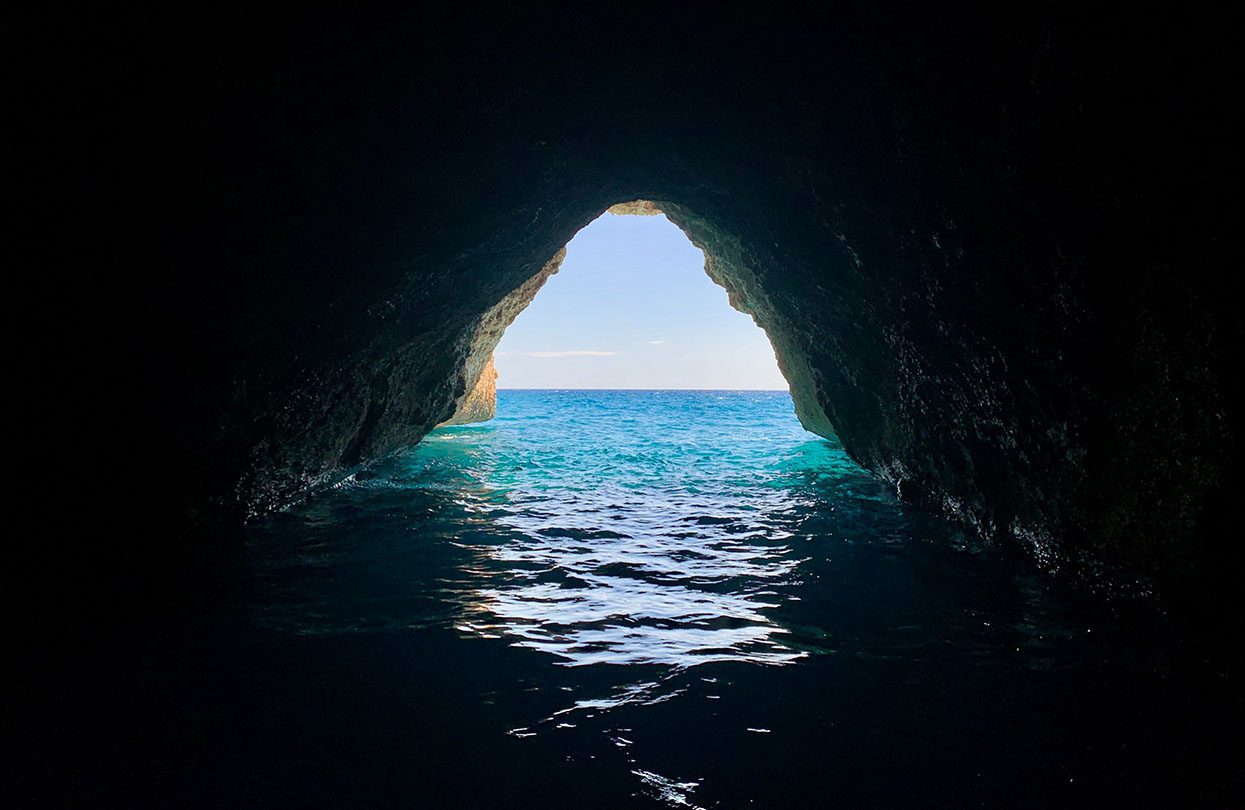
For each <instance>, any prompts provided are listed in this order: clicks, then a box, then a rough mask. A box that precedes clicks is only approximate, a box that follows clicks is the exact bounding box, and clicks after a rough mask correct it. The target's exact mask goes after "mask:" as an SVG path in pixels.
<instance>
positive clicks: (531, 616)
mask: <svg viewBox="0 0 1245 810" xmlns="http://www.w3.org/2000/svg"><path fill="white" fill-rule="evenodd" d="M246 565H247V570H248V571H249V574H248V582H249V584H248V585H247V587H246V589H245V596H244V601H245V605H246V610H245V615H246V620H245V623H246V626H247V628H248V629H247V630H246V631H245V633H244V635H245V640H243V641H237V640H234V641H235V643H233V644H232V649H233V652H232V653H230V655H231V656H233V660H234V661H235V663H234V664H233V665H232V666H231V667H229V668H228V669H230V671H231V673H232V674H230V675H229V676H227V677H226V678H225V682H227V683H229V684H232V685H233V687H230V688H234V687H236V689H237V690H238V693H239V694H245V695H246V697H245V698H238V699H237V700H236V701H235V702H234V703H233V704H231V705H232V706H233V708H232V709H229V710H228V711H227V712H226V714H227V715H228V712H233V713H234V714H236V717H235V718H233V719H232V720H231V722H232V723H233V726H232V728H233V734H226V735H224V736H227V737H229V742H227V743H223V744H222V745H223V750H224V751H225V753H221V754H220V755H219V757H218V759H219V758H220V757H224V759H223V760H222V761H223V762H226V763H230V762H233V763H235V764H236V765H237V768H240V769H241V771H242V772H243V773H245V774H246V775H247V776H246V778H244V779H241V780H239V781H237V782H228V780H226V783H225V784H224V785H222V784H221V783H220V782H219V781H213V780H210V779H206V780H205V781H207V782H211V787H205V788H204V789H205V791H207V792H206V793H205V794H203V795H209V796H218V794H219V798H220V799H221V800H223V801H245V802H247V803H252V804H255V805H257V806H258V805H266V804H278V805H279V804H290V805H317V806H329V807H343V806H361V807H372V806H407V807H455V808H457V807H481V808H492V807H531V808H554V807H584V808H589V807H633V806H634V807H660V806H671V807H877V806H913V807H917V806H920V807H930V806H944V807H965V806H987V807H1052V806H1104V803H1105V804H1111V805H1114V806H1126V805H1129V804H1133V803H1145V804H1152V803H1154V802H1156V801H1176V800H1181V801H1185V800H1188V801H1193V802H1195V803H1197V802H1209V803H1212V804H1213V803H1216V802H1220V801H1223V800H1224V799H1225V797H1226V796H1227V795H1228V791H1230V790H1232V789H1234V788H1232V787H1231V786H1230V785H1231V782H1232V778H1231V775H1232V774H1233V773H1234V771H1235V768H1236V766H1235V765H1234V764H1233V762H1232V756H1233V754H1232V751H1231V749H1230V748H1229V749H1228V750H1224V749H1223V748H1222V747H1221V746H1220V745H1218V744H1216V743H1214V742H1213V741H1214V740H1216V739H1223V735H1228V734H1230V733H1231V730H1230V729H1225V728H1223V724H1224V723H1226V722H1228V721H1227V720H1225V719H1224V715H1223V713H1222V712H1221V711H1220V704H1219V703H1218V702H1217V699H1216V698H1215V697H1214V696H1213V695H1212V694H1211V693H1210V692H1208V691H1206V690H1205V689H1204V688H1203V687H1202V686H1200V685H1198V686H1191V685H1190V682H1189V681H1188V680H1187V679H1185V677H1184V676H1183V675H1181V674H1180V672H1181V670H1180V667H1179V666H1178V665H1177V664H1173V662H1172V660H1171V659H1172V656H1174V655H1178V654H1177V653H1175V652H1173V649H1174V643H1173V642H1172V641H1171V640H1170V639H1168V638H1167V637H1166V636H1164V634H1163V631H1162V628H1163V627H1164V625H1163V623H1162V620H1161V617H1158V616H1154V617H1150V616H1149V615H1148V614H1147V613H1146V609H1145V606H1143V608H1142V609H1141V610H1139V611H1138V610H1134V609H1133V608H1129V609H1128V611H1125V612H1128V613H1129V616H1128V617H1122V616H1121V610H1120V608H1119V607H1118V606H1113V605H1109V604H1108V605H1106V606H1103V605H1102V604H1100V603H1099V600H1097V599H1096V598H1086V599H1075V598H1072V597H1070V596H1069V595H1068V594H1067V593H1066V592H1065V588H1064V587H1063V586H1062V585H1061V584H1060V583H1059V582H1058V581H1056V580H1053V579H1051V578H1050V577H1048V576H1047V575H1045V574H1043V573H1042V572H1041V571H1039V570H1037V569H1036V568H1035V567H1034V566H1033V565H1031V564H1030V563H1029V562H1028V561H1026V560H1025V559H1023V558H1022V557H1019V556H1018V555H1014V554H1011V553H1008V552H1007V550H1006V549H997V548H994V547H993V546H992V545H990V544H989V543H986V542H984V541H982V540H981V539H979V538H976V537H974V536H971V535H968V534H966V533H965V532H964V531H962V530H961V529H960V528H959V527H957V526H956V525H954V524H951V523H948V522H944V521H942V520H940V519H938V518H936V517H932V516H929V515H926V514H923V513H921V512H919V511H918V510H914V509H912V508H909V507H906V506H904V505H903V504H901V503H900V502H899V500H898V499H897V498H896V497H895V493H894V492H893V491H892V488H891V487H890V486H889V485H888V484H886V483H885V482H884V481H882V480H880V479H879V478H876V477H874V476H872V475H870V474H869V473H867V472H866V471H864V470H862V469H861V468H860V467H858V466H857V465H856V464H855V463H854V462H853V461H852V460H851V459H850V458H849V457H848V455H847V454H846V453H845V452H844V451H843V449H842V448H841V447H840V446H839V444H837V443H836V442H835V441H833V440H827V439H823V438H821V437H818V436H815V435H813V434H810V433H807V432H805V431H804V430H803V429H802V428H801V427H800V424H799V422H798V421H797V419H796V417H795V415H794V413H793V408H792V402H791V399H790V397H789V395H788V394H787V393H786V392H726V391H501V392H499V395H498V410H497V417H496V418H495V419H494V420H492V421H491V422H488V423H485V424H481V425H472V426H463V427H454V428H445V429H440V430H436V431H434V432H432V433H431V434H429V435H428V436H427V437H426V438H425V439H424V440H423V442H421V444H420V445H419V446H417V447H415V448H413V449H411V450H409V451H407V452H404V453H401V454H399V455H398V456H396V457H394V458H392V459H390V460H388V461H385V462H384V463H381V464H378V465H376V466H375V467H373V468H371V469H369V470H367V471H365V472H360V473H358V474H357V475H355V476H353V477H352V478H351V479H349V480H348V481H346V482H344V483H342V484H341V485H340V486H338V487H336V488H335V489H334V490H332V491H330V492H327V493H324V494H322V495H320V496H317V497H315V498H313V499H311V500H310V501H308V502H307V503H305V504H303V505H301V506H299V507H297V508H295V509H292V510H291V511H289V512H288V513H285V514H281V515H277V516H274V517H272V518H270V519H268V520H266V521H263V522H261V523H260V524H258V525H256V526H254V527H252V528H251V530H250V531H249V536H248V560H247V563H246ZM1087 605H1088V606H1087ZM1138 612H1139V613H1141V614H1142V618H1141V619H1137V618H1136V617H1135V616H1132V614H1133V613H1138ZM227 657H228V656H227ZM206 666H207V667H208V670H209V671H212V670H213V668H219V667H220V662H219V661H215V660H214V661H212V662H211V663H209V664H206ZM1199 690H1200V691H1201V694H1194V692H1197V691H1199ZM239 747H241V749H242V750H240V751H236V750H234V749H236V748H239ZM208 759H209V760H211V757H210V756H209V757H208ZM201 765H202V763H200V766H201ZM218 768H219V770H220V772H221V773H222V774H226V773H229V774H232V773H234V770H231V768H230V767H228V766H225V765H219V766H218ZM222 778H223V777H222ZM213 791H216V792H215V793H214V792H213Z"/></svg>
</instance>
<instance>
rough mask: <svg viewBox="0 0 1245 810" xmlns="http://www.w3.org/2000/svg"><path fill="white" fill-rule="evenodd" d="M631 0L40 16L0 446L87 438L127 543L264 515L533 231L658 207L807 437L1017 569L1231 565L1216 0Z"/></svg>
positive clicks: (368, 452) (493, 291) (432, 392)
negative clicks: (1010, 549) (699, 254)
mask: <svg viewBox="0 0 1245 810" xmlns="http://www.w3.org/2000/svg"><path fill="white" fill-rule="evenodd" d="M655 13H656V10H655V8H647V7H645V6H644V4H618V5H613V4H592V5H588V6H583V7H561V6H559V7H557V8H554V7H546V6H544V5H541V4H520V5H516V6H510V7H506V8H496V9H491V10H489V11H488V12H487V13H486V12H485V11H482V10H479V9H475V8H474V7H471V8H467V7H463V8H459V7H456V6H452V5H451V6H445V7H442V8H439V9H435V10H433V9H427V8H421V7H417V6H411V7H402V8H398V9H392V8H389V9H385V8H375V9H368V10H358V9H353V10H345V9H337V8H333V7H316V8H308V9H304V10H302V11H300V12H298V13H289V14H286V13H268V12H265V11H262V10H258V9H254V10H251V11H249V12H247V13H246V14H245V15H242V16H241V17H239V16H237V15H233V14H231V13H229V12H227V11H221V12H220V13H219V14H217V15H215V16H213V17H211V18H210V19H203V20H200V21H199V24H197V25H195V26H190V27H187V26H182V25H174V24H173V21H170V20H168V19H164V18H162V17H161V16H160V15H140V14H138V13H137V12H134V13H133V14H132V15H127V13H123V12H112V13H110V14H109V15H105V16H101V18H100V19H94V20H88V19H86V18H83V19H81V20H78V19H76V18H75V19H74V20H72V21H62V22H61V23H59V24H60V25H63V26H65V27H66V29H65V30H62V31H58V36H57V37H55V38H50V39H49V41H50V43H51V44H49V46H48V47H47V48H45V49H44V50H43V52H42V53H41V55H40V58H42V59H50V60H56V61H57V64H58V69H59V72H58V73H57V75H60V73H69V74H71V77H70V78H71V80H69V81H66V82H64V83H63V85H61V86H57V87H55V88H51V89H49V91H48V92H46V93H39V94H28V95H30V97H31V98H32V99H33V100H34V101H35V102H37V105H36V112H32V114H31V115H24V116H21V117H19V120H20V122H21V126H23V127H27V126H30V125H31V122H38V121H45V120H48V116H49V115H51V114H52V113H53V112H54V111H55V110H67V109H72V110H77V111H80V112H83V113H87V112H89V113H90V115H86V114H83V115H80V118H81V122H80V123H79V124H78V125H76V126H72V127H63V128H52V130H53V131H52V132H50V133H49V134H46V135H45V137H44V142H45V144H47V145H48V146H50V147H52V151H54V152H55V153H56V154H57V155H58V156H59V157H58V158H57V159H58V160H59V161H60V162H61V164H60V165H61V166H62V168H65V169H66V171H63V172H57V173H54V174H52V173H45V174H43V175H41V176H40V184H39V185H40V197H39V199H44V198H46V199H50V200H55V201H57V205H58V208H57V217H56V222H57V223H58V225H57V232H58V233H59V234H61V235H62V236H63V234H64V233H65V228H66V226H65V225H64V223H68V222H72V223H74V227H75V228H78V229H79V231H78V232H76V233H78V234H79V235H81V236H82V238H77V239H65V238H55V237H54V236H49V238H47V239H43V240H41V241H39V246H40V248H41V250H42V251H43V252H44V254H45V255H53V256H56V257H57V258H58V259H60V260H61V261H58V262H56V264H57V266H62V267H66V268H77V269H76V270H75V271H73V273H72V274H71V275H72V276H73V277H72V279H68V276H67V275H66V274H67V273H69V271H65V273H60V274H55V273H47V274H40V275H39V279H37V280H38V282H39V283H40V284H46V287H47V288H46V289H45V290H43V292H42V293H40V294H38V295H34V296H31V299H30V300H32V301H40V302H47V305H48V311H47V312H46V313H45V314H46V318H45V319H44V320H45V322H46V323H48V324H54V325H59V324H66V323H69V324H74V325H75V326H76V327H77V328H79V329H81V330H83V331H84V332H85V333H86V334H87V335H88V337H86V338H84V339H81V340H70V339H59V338H58V339H57V340H52V341H46V342H45V343H46V344H47V345H48V346H50V347H52V348H55V350H56V352H57V354H56V356H55V358H54V359H50V360H48V361H47V362H41V363H40V364H37V365H38V368H54V369H56V370H57V378H58V379H59V380H61V381H62V383H60V384H56V385H52V384H49V383H47V381H46V379H45V378H46V376H47V375H42V376H39V375H38V374H37V372H38V368H34V367H32V370H31V372H30V374H28V375H27V374H25V372H23V375H24V376H23V375H19V376H18V378H19V379H21V380H27V379H29V380H32V381H33V380H40V381H41V382H40V383H39V384H35V383H34V382H31V383H30V384H29V385H23V386H22V390H24V391H31V392H37V394H34V395H32V399H31V402H32V404H34V405H37V406H38V407H37V408H36V410H38V411H40V413H39V417H40V418H41V419H42V420H44V421H47V422H50V423H51V424H52V425H53V427H52V428H50V429H48V430H44V431H38V433H39V435H40V436H43V437H45V438H44V440H43V442H42V443H41V446H40V447H39V452H38V453H36V454H34V455H32V457H31V463H32V464H35V465H37V464H39V463H41V462H40V460H42V459H49V458H54V457H57V456H58V455H60V454H59V453H56V452H52V451H51V450H50V445H49V443H50V442H53V441H59V440H61V439H64V440H65V449H66V452H72V453H81V452H82V451H83V448H84V447H86V446H89V445H91V444H92V443H94V442H100V443H101V445H102V446H100V447H99V448H98V449H99V453H98V454H97V455H98V456H99V457H111V458H115V457H117V456H118V455H122V456H124V458H125V459H126V461H125V463H126V464H127V465H130V466H132V468H133V469H132V472H133V476H131V475H116V476H113V478H115V480H116V481H118V482H120V481H125V480H142V481H150V486H151V487H154V489H152V490H151V491H150V492H148V493H147V494H146V495H145V497H144V502H145V503H146V504H148V506H147V507H146V508H147V509H148V510H149V511H152V510H155V511H158V512H159V513H160V520H159V521H155V520H154V518H153V519H152V520H153V525H155V524H156V523H158V525H159V527H160V528H159V530H155V529H153V530H152V531H150V532H149V533H147V534H143V535H142V537H144V538H146V539H145V540H141V542H142V543H145V544H146V545H147V546H161V545H162V544H168V543H169V542H176V541H170V540H169V538H170V537H180V536H182V534H181V529H180V528H179V527H181V526H183V525H184V523H185V522H186V520H187V516H189V517H190V518H191V522H195V523H200V524H202V523H212V524H214V525H227V524H231V523H236V522H237V521H239V520H241V519H243V518H245V517H246V516H248V515H257V514H261V513H265V512H268V511H271V510H273V509H278V508H280V507H281V506H283V505H285V504H288V503H290V502H291V501H293V500H296V499H297V498H299V497H302V496H303V495H304V494H306V493H307V492H310V491H314V490H315V489H316V488H317V487H322V486H326V485H329V484H331V483H332V482H334V481H336V480H339V479H340V478H341V477H342V476H344V475H346V474H348V473H349V472H350V471H351V470H353V469H357V468H358V467H359V466H360V465H363V464H366V463H368V462H369V461H371V460H374V459H377V458H380V457H382V456H383V455H385V454H386V453H389V452H392V451H394V450H396V449H398V448H401V447H404V446H408V445H410V444H411V443H413V442H415V441H418V439H419V438H420V437H421V436H422V435H424V434H425V433H426V432H427V431H428V430H429V429H431V428H432V427H433V426H434V425H437V424H439V423H442V422H444V421H446V420H447V419H450V418H452V417H453V415H454V414H455V412H456V411H457V410H458V409H459V407H460V406H462V405H463V402H464V400H465V399H466V398H469V393H470V392H471V391H472V390H473V389H474V388H475V387H476V384H477V383H478V381H479V379H480V376H481V373H482V369H484V367H485V365H486V363H487V359H488V357H489V355H490V353H491V350H492V346H493V345H495V343H496V338H497V337H498V336H500V333H501V329H502V328H504V325H505V323H507V322H508V319H509V318H510V317H513V312H515V311H517V308H521V306H520V305H521V303H522V302H523V299H524V297H525V296H527V295H528V294H529V293H534V292H535V289H536V288H538V287H539V283H540V279H541V275H542V273H547V272H551V271H550V270H549V269H548V268H549V260H550V257H554V256H555V255H556V254H557V253H558V251H559V250H560V249H561V248H562V247H563V246H564V245H565V244H566V243H567V241H568V240H569V239H570V238H571V237H572V236H573V235H574V233H575V232H576V231H577V230H578V229H579V228H581V227H583V226H584V225H585V224H587V223H588V222H590V221H591V220H592V219H593V218H595V217H596V216H598V215H599V214H601V213H602V212H603V211H605V210H606V209H608V208H609V207H610V206H612V205H615V204H618V203H623V202H627V201H632V200H653V201H657V202H658V203H659V205H660V207H661V208H662V210H664V211H666V212H667V214H668V215H669V216H670V217H671V218H672V219H673V220H674V221H676V222H677V223H678V224H679V225H680V226H681V227H683V228H684V230H685V231H686V232H687V233H688V234H689V235H690V236H691V238H692V240H693V241H694V242H695V243H696V244H698V245H699V246H701V247H702V249H704V250H705V252H706V256H707V262H708V266H707V269H708V271H709V273H710V275H711V276H713V277H714V278H715V280H717V281H718V282H719V283H721V284H723V286H725V287H726V288H727V289H728V290H729V291H730V294H731V297H732V301H733V302H734V303H735V305H736V306H739V307H740V308H741V309H744V310H745V311H748V312H751V313H752V314H753V316H754V317H755V318H756V319H757V321H758V322H759V323H761V324H762V325H763V326H764V327H765V328H766V330H767V331H768V332H769V334H770V336H771V339H772V340H773V342H774V344H775V347H776V349H777V351H778V353H779V355H780V357H781V358H782V365H783V371H784V373H785V374H786V375H787V377H788V379H789V380H790V381H791V383H792V388H793V391H794V392H795V395H796V402H797V407H798V409H799V414H800V418H801V419H802V420H803V421H804V424H805V425H807V426H809V427H810V428H811V429H813V430H815V431H817V432H819V433H822V434H823V435H829V434H830V433H831V431H833V433H834V435H836V436H837V437H838V438H839V439H840V440H841V441H842V442H843V443H844V446H845V447H846V448H847V449H848V451H849V452H850V453H851V454H852V455H853V456H854V457H855V458H857V459H858V460H859V461H860V462H861V463H862V464H864V465H866V466H868V467H869V468H871V469H873V470H876V471H877V472H878V474H879V475H884V476H886V477H887V478H889V479H890V480H892V481H893V482H894V483H895V485H896V487H897V489H898V490H899V491H900V493H901V494H902V495H903V496H904V497H905V498H909V499H911V500H913V501H915V502H919V503H923V504H927V505H929V506H930V507H931V508H935V509H938V510H941V511H946V512H949V513H951V514H954V515H957V516H959V517H960V518H961V519H962V520H963V521H964V522H965V523H966V525H969V526H971V527H972V528H973V529H974V530H975V531H977V532H979V533H980V534H981V535H982V536H985V537H990V538H1003V539H1008V540H1009V542H1010V541H1016V542H1015V543H1012V545H1017V546H1020V547H1026V548H1028V549H1030V550H1031V551H1032V552H1033V554H1034V556H1035V557H1036V558H1037V559H1039V560H1041V561H1043V562H1044V563H1045V564H1046V565H1048V566H1051V567H1061V566H1062V567H1064V568H1065V569H1077V570H1094V569H1096V568H1097V567H1098V566H1100V565H1107V564H1109V565H1111V566H1119V567H1122V568H1125V569H1127V570H1129V571H1134V572H1139V573H1141V574H1144V575H1146V576H1149V577H1151V578H1155V579H1156V580H1159V581H1163V582H1183V583H1185V584H1186V585H1187V588H1186V590H1189V591H1191V592H1198V593H1227V592H1229V591H1231V587H1230V586H1229V584H1228V583H1227V582H1226V581H1225V577H1226V574H1224V573H1223V572H1225V571H1229V570H1232V566H1231V565H1230V564H1228V561H1230V560H1231V559H1233V555H1234V554H1236V552H1237V549H1236V546H1235V544H1234V543H1232V542H1231V541H1229V540H1228V539H1227V538H1229V537H1231V536H1232V526H1233V521H1232V519H1231V505H1232V500H1233V497H1234V496H1233V493H1235V492H1237V491H1239V487H1240V461H1239V460H1240V452H1239V451H1240V446H1239V437H1240V401H1241V398H1240V383H1239V370H1240V368H1241V367H1242V362H1241V361H1242V357H1241V353H1240V349H1239V346H1240V345H1241V344H1242V343H1243V342H1245V341H1243V340H1242V329H1241V319H1240V317H1239V312H1238V308H1237V307H1236V305H1235V301H1234V299H1233V297H1232V296H1230V295H1227V294H1225V290H1226V287H1225V285H1226V283H1227V281H1228V280H1229V279H1232V278H1234V277H1235V275H1236V274H1237V272H1238V270H1239V267H1240V266H1241V258H1242V257H1241V249H1240V246H1239V240H1237V239H1235V238H1234V237H1233V234H1234V233H1235V229H1236V228H1237V227H1238V224H1239V209H1240V205H1239V199H1238V198H1239V193H1238V189H1239V183H1238V180H1239V177H1240V174H1241V172H1240V169H1241V166H1240V161H1241V157H1240V155H1241V152H1240V150H1239V148H1238V147H1237V144H1238V143H1239V142H1240V140H1241V138H1240V137H1239V136H1240V135H1241V132H1240V127H1239V122H1237V121H1236V116H1235V114H1234V113H1235V110H1234V105H1233V104H1231V103H1230V94H1226V93H1225V92H1224V90H1223V87H1224V86H1225V82H1226V81H1227V79H1226V78H1225V77H1228V76H1231V75H1234V74H1235V73H1237V72H1239V71H1237V70H1236V68H1238V67H1239V65H1238V64H1236V63H1237V62H1238V61H1239V60H1238V57H1237V49H1236V48H1235V43H1234V42H1233V41H1232V40H1231V33H1230V32H1233V31H1235V30H1237V29H1238V26H1237V25H1236V24H1235V21H1234V20H1232V19H1229V18H1228V16H1230V15H1228V13H1227V12H1224V17H1223V18H1220V17H1217V16H1216V14H1217V12H1211V11H1199V12H1197V13H1196V14H1195V13H1193V12H1192V11H1190V10H1189V9H1187V8H1185V7H1176V6H1173V7H1172V8H1170V9H1167V10H1166V11H1165V12H1164V13H1158V12H1157V11H1156V12H1154V13H1146V14H1142V13H1139V12H1137V11H1136V10H1135V9H1133V8H1131V7H1128V6H1124V5H1122V4H1121V5H1118V6H1112V5H1111V4H1107V5H1105V6H1101V5H1094V6H1093V7H1092V8H1091V7H1088V6H1086V5H1085V4H1060V3H1039V4H1027V5H1023V6H1017V5H1015V4H1012V5H1009V6H993V7H984V6H983V7H980V8H978V7H972V6H954V5H953V6H946V5H945V4H940V5H939V6H937V7H933V6H931V7H928V8H926V7H912V6H911V5H910V4H901V3H885V2H883V3H870V4H855V5H846V4H844V5H830V6H825V7H821V8H819V9H818V10H816V11H813V10H796V9H782V10H778V9H773V8H770V7H765V8H762V7H755V8H754V7H734V6H732V7H730V8H724V9H722V10H721V13H715V14H705V13H704V12H703V9H702V8H701V7H699V6H697V5H695V4H691V5H687V6H678V7H670V6H665V7H662V8H661V10H660V19H661V24H659V25H654V24H653V19H654V14H655ZM1170 19H1181V20H1185V21H1186V22H1187V24H1185V25H1172V24H1169V20H1170ZM222 43H228V47H222ZM31 64H35V65H37V64H38V63H36V62H32V63H31ZM152 66H158V67H159V69H153V67H152ZM31 75H32V76H39V77H42V78H41V79H40V80H42V81H48V79H47V77H48V76H50V75H52V74H51V73H50V72H48V71H44V72H39V71H33V70H32V71H31ZM32 81H33V80H32ZM51 100H55V104H54V105H53V103H52V101H51ZM39 110H42V112H38V111H39ZM36 168H37V167H36ZM67 279H68V280H69V281H70V282H71V283H67ZM58 334H60V333H59V332H58ZM83 392H89V401H90V403H91V407H90V408H83V407H81V405H80V403H82V402H83V396H84V394H83ZM118 437H124V445H125V448H126V451H125V452H124V453H123V454H118V453H117V452H116V446H117V438H118ZM105 438H107V439H108V441H107V442H106V443H105V442H104V439H105ZM30 469H31V470H35V469H38V467H37V466H32V467H30ZM153 469H158V470H160V471H161V475H160V476H159V477H158V480H155V481H151V476H150V475H149V473H144V471H145V470H146V471H150V470H153ZM49 474H50V475H51V474H54V471H49ZM33 477H34V478H39V476H33ZM113 494H115V495H118V496H119V497H121V498H124V497H125V493H113ZM148 535H149V536H148ZM67 536H68V535H67ZM140 539H141V538H140ZM140 539H134V540H132V541H131V542H133V543H136V544H137V543H140ZM1189 583H1192V584H1191V585H1190V584H1189Z"/></svg>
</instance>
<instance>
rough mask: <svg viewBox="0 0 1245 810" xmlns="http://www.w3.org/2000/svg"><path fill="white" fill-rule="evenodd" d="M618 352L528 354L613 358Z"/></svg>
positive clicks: (535, 355) (587, 351)
mask: <svg viewBox="0 0 1245 810" xmlns="http://www.w3.org/2000/svg"><path fill="white" fill-rule="evenodd" d="M616 354H618V352H598V351H591V350H588V349H581V350H577V351H570V352H528V353H527V356H528V357H613V356H614V355H616Z"/></svg>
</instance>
